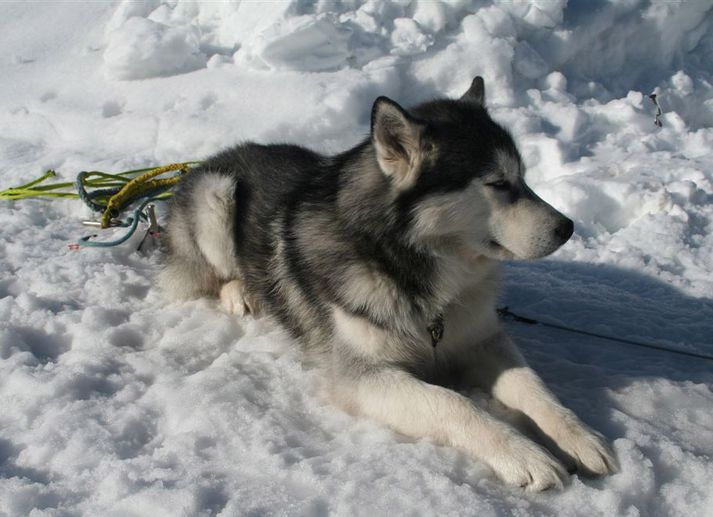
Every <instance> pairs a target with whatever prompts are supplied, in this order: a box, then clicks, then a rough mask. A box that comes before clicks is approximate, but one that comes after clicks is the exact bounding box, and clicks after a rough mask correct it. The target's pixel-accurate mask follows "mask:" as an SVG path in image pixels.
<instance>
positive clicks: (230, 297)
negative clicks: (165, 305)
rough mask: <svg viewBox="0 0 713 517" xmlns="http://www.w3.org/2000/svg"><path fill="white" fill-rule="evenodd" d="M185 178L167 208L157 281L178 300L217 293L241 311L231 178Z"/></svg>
mask: <svg viewBox="0 0 713 517" xmlns="http://www.w3.org/2000/svg"><path fill="white" fill-rule="evenodd" d="M186 181H187V183H186V185H185V186H184V190H182V191H181V192H179V194H177V199H176V200H174V202H173V203H172V206H171V214H170V218H169V222H168V232H167V233H168V243H167V258H166V264H165V267H164V269H163V271H162V272H161V275H160V283H161V285H162V287H163V288H164V289H165V291H166V292H167V293H168V295H169V296H172V297H176V298H180V299H187V298H195V297H198V296H218V295H219V294H220V297H221V300H223V302H224V305H225V306H226V308H227V309H228V310H229V312H240V311H241V308H242V307H243V306H244V303H243V302H242V301H239V300H237V298H239V297H241V293H242V289H236V286H237V285H238V284H240V282H239V280H238V279H239V278H240V275H239V271H238V265H237V259H236V256H235V244H234V238H233V224H234V223H233V212H234V206H235V199H234V197H233V194H234V181H233V179H232V178H230V177H228V176H224V175H220V174H214V173H210V172H205V173H202V174H201V175H200V176H197V177H195V178H191V177H189V178H188V179H187V180H186ZM235 282H237V284H236V283H235ZM223 293H225V294H223ZM226 302H227V303H226Z"/></svg>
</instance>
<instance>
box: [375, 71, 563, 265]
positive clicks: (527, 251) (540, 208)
mask: <svg viewBox="0 0 713 517" xmlns="http://www.w3.org/2000/svg"><path fill="white" fill-rule="evenodd" d="M371 140H372V143H373V146H374V149H375V151H376V159H377V162H378V165H379V168H380V169H381V171H382V172H383V173H384V174H385V175H386V176H387V177H388V179H389V182H390V184H391V188H392V189H393V191H394V193H395V202H396V204H397V206H398V207H399V210H400V212H401V213H402V214H403V215H404V216H405V217H406V218H407V219H408V221H409V224H408V228H409V229H408V231H409V234H410V237H411V238H412V239H414V240H416V241H424V240H429V239H432V240H455V241H456V242H458V243H459V244H460V245H464V246H465V247H466V248H467V249H468V250H469V251H471V252H474V253H476V254H479V255H484V256H487V257H490V258H496V259H512V258H517V259H534V258H539V257H544V256H545V255H549V254H550V253H552V252H554V251H555V250H556V249H557V248H559V247H560V246H561V245H562V244H564V243H565V242H567V240H568V239H569V238H570V236H571V235H572V231H573V223H572V221H571V220H570V219H568V218H567V217H565V216H564V215H562V214H561V213H559V212H558V211H557V210H555V209H554V208H553V207H551V206H550V205H548V204H547V203H545V202H544V201H543V200H542V199H540V198H539V197H538V196H537V195H536V194H535V193H534V192H533V191H532V190H530V188H529V187H528V186H527V184H526V183H525V179H524V173H525V167H524V165H523V163H522V159H521V158H520V153H519V152H518V150H517V147H516V146H515V143H514V142H513V140H512V137H511V136H510V134H509V133H508V132H507V131H506V130H505V129H503V128H502V127H501V126H499V125H498V124H497V123H496V122H494V121H493V120H492V119H491V118H490V115H489V114H488V112H487V111H486V109H485V89H484V85H483V79H482V78H481V77H476V78H475V79H474V80H473V83H472V85H471V87H470V89H469V90H468V91H467V92H466V93H465V94H464V95H463V96H462V97H461V98H460V99H458V100H436V101H432V102H427V103H425V104H421V105H419V106H416V107H415V108H413V109H411V110H410V111H406V110H405V109H403V108H402V107H401V106H399V105H398V104H396V103H395V102H394V101H392V100H390V99H388V98H386V97H379V98H378V99H377V100H376V102H375V103H374V107H373V109H372V117H371Z"/></svg>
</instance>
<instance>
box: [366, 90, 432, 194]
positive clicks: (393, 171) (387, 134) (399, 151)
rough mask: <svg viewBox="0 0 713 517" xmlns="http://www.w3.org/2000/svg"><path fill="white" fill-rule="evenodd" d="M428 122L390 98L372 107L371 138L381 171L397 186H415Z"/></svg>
mask: <svg viewBox="0 0 713 517" xmlns="http://www.w3.org/2000/svg"><path fill="white" fill-rule="evenodd" d="M424 127H425V125H424V124H423V123H422V122H420V121H418V120H416V119H414V118H413V117H412V116H411V115H409V114H408V113H407V112H406V110H404V109H403V108H402V107H401V106H399V105H398V104H396V103H395V102H394V101H392V100H391V99H389V98H387V97H379V98H378V99H376V101H375V102H374V107H373V108H372V110H371V141H372V142H373V144H374V148H375V149H376V159H377V161H378V162H379V167H380V168H381V170H382V171H383V172H384V174H386V175H387V176H389V177H390V178H392V180H393V181H394V183H395V184H396V186H397V187H398V188H407V187H409V186H410V185H412V184H413V183H414V182H415V180H416V177H417V176H418V170H419V166H420V165H421V161H422V155H423V152H422V149H421V135H422V134H423V130H424Z"/></svg>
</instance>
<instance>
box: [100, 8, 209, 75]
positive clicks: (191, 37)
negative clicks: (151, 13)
mask: <svg viewBox="0 0 713 517" xmlns="http://www.w3.org/2000/svg"><path fill="white" fill-rule="evenodd" d="M198 43H199V40H198V30H197V29H196V28H195V27H190V26H188V27H169V26H168V25H164V24H162V23H158V22H154V21H152V20H149V19H147V18H139V17H138V16H132V17H131V18H129V19H128V20H126V22H125V23H123V24H122V25H121V27H119V28H118V29H115V30H114V31H112V32H111V34H109V37H108V42H107V46H106V50H105V51H104V64H105V65H106V68H107V71H108V72H109V74H110V76H112V77H114V78H116V79H146V78H148V77H160V76H167V75H175V74H180V73H185V72H190V71H192V70H196V69H198V68H201V67H203V66H205V64H206V57H205V55H203V53H201V51H200V49H199V45H198Z"/></svg>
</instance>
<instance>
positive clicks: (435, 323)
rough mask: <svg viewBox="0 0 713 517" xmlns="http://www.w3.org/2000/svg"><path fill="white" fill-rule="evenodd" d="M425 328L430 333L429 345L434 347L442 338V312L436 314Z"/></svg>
mask: <svg viewBox="0 0 713 517" xmlns="http://www.w3.org/2000/svg"><path fill="white" fill-rule="evenodd" d="M426 329H427V330H428V333H429V334H431V346H432V347H433V348H436V346H437V345H438V343H440V342H441V339H443V314H437V315H436V317H435V318H433V320H432V321H431V323H430V325H428V327H426Z"/></svg>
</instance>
